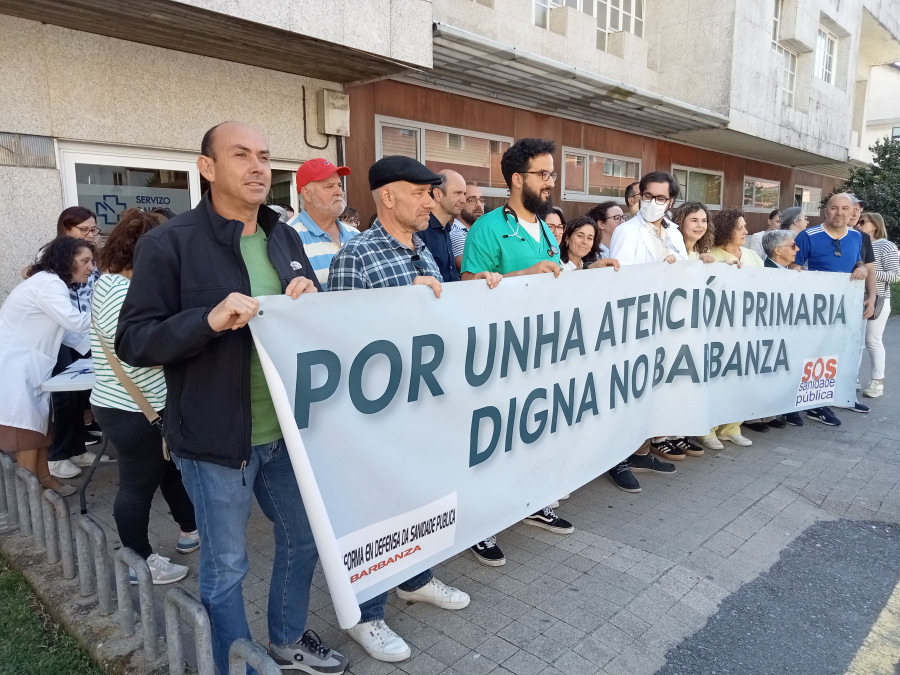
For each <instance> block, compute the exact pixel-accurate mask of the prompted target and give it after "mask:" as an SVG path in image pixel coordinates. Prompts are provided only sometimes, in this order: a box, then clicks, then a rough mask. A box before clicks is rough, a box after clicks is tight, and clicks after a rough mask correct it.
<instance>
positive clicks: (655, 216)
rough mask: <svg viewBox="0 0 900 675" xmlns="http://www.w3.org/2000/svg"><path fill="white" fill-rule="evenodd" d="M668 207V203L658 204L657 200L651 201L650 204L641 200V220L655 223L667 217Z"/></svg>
mask: <svg viewBox="0 0 900 675" xmlns="http://www.w3.org/2000/svg"><path fill="white" fill-rule="evenodd" d="M668 205H669V203H668V202H666V203H665V204H657V203H656V200H655V199H651V200H650V201H649V202H645V201H644V200H641V218H643V219H644V222H647V223H655V222H656V221H657V220H659V219H660V218H662V217H663V216H664V215H666V207H667V206H668Z"/></svg>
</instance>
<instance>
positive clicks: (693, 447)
mask: <svg viewBox="0 0 900 675" xmlns="http://www.w3.org/2000/svg"><path fill="white" fill-rule="evenodd" d="M669 443H671V444H672V445H674V446H675V447H676V448H678V449H679V450H681V451H682V452H683V453H684V454H686V455H687V456H688V457H703V452H704V450H703V447H702V446H700V445H697V444H696V443H694V442H693V441H692V440H691V439H690V438H688V437H687V436H681V437H680V438H674V439H673V438H670V439H669Z"/></svg>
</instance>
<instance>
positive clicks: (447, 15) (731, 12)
mask: <svg viewBox="0 0 900 675" xmlns="http://www.w3.org/2000/svg"><path fill="white" fill-rule="evenodd" d="M896 1H897V0H865V2H866V3H867V5H870V6H872V9H873V11H878V12H882V13H885V12H888V9H887V6H888V5H889V4H891V3H893V5H894V8H895V9H896ZM863 2H864V0H785V2H784V10H783V16H782V21H781V31H780V38H781V39H782V40H783V41H784V42H785V43H786V44H787V45H788V46H789V47H790V48H791V49H792V50H793V51H795V52H797V53H798V57H799V58H798V67H797V75H796V88H795V92H796V93H795V102H794V104H793V106H789V105H787V104H786V103H785V101H784V96H783V94H782V91H781V80H782V71H783V58H782V56H781V55H779V54H778V53H776V52H775V51H774V50H773V49H772V48H771V41H772V38H771V35H772V19H773V16H772V12H773V8H772V4H773V3H772V2H771V0H666V1H665V2H662V1H661V0H648V1H647V2H646V12H645V14H646V20H645V28H644V37H643V39H641V38H637V37H635V36H633V35H630V34H623V33H617V34H612V35H611V36H610V40H609V47H608V48H607V51H605V52H604V51H601V50H598V49H597V48H596V45H595V42H594V35H595V25H596V24H595V19H594V18H593V17H590V16H587V15H585V14H584V13H582V12H579V11H576V10H574V9H571V8H560V9H554V10H552V11H551V15H550V16H551V21H550V29H549V30H548V29H543V28H539V27H537V26H535V25H534V23H533V11H532V5H533V3H532V1H531V0H493V2H488V3H482V2H473V0H434V19H435V21H440V22H444V23H447V24H450V25H452V26H455V27H457V28H462V29H463V30H467V31H471V32H473V33H477V34H479V35H482V36H485V37H487V38H489V39H492V40H496V41H498V42H501V43H504V44H510V45H514V46H516V47H517V48H520V49H522V50H523V51H527V52H531V53H534V54H538V55H540V56H543V57H546V58H550V59H554V60H556V61H561V62H563V63H566V64H569V65H571V66H575V67H577V68H579V69H584V70H587V71H591V72H594V73H598V74H600V75H603V76H606V77H609V78H612V79H618V80H621V81H622V82H624V83H626V84H628V85H632V86H635V87H640V88H643V89H647V90H649V91H652V92H655V93H658V94H660V95H664V96H669V97H672V98H674V99H677V100H680V101H684V102H686V103H690V104H692V105H696V106H698V107H701V108H706V109H708V110H712V111H715V112H717V113H720V114H722V115H726V116H728V117H729V118H730V119H731V124H730V125H729V128H730V129H733V130H735V131H738V132H741V133H744V134H748V135H751V136H754V137H758V138H764V139H766V140H770V141H773V142H775V143H779V144H782V145H786V146H789V147H791V148H796V149H798V150H803V151H807V152H812V153H814V154H816V155H820V156H822V157H827V158H830V159H836V160H841V161H843V160H845V159H846V158H847V148H848V146H849V143H850V129H851V120H852V108H853V98H854V90H855V80H854V77H853V76H852V73H854V70H855V66H856V54H857V51H858V46H859V31H860V22H861V18H862V12H863ZM893 14H894V15H896V14H897V12H894V13H893ZM890 20H891V21H892V22H893V23H897V19H896V18H895V17H894V16H893V15H892V16H891V19H890ZM820 22H822V23H824V25H826V26H827V27H828V28H829V29H830V30H831V31H832V32H833V33H835V35H836V36H837V37H838V53H837V63H836V80H835V83H834V84H826V83H824V82H822V81H821V80H819V79H818V78H816V77H815V76H814V75H813V63H814V51H815V46H816V36H817V31H818V27H819V25H820Z"/></svg>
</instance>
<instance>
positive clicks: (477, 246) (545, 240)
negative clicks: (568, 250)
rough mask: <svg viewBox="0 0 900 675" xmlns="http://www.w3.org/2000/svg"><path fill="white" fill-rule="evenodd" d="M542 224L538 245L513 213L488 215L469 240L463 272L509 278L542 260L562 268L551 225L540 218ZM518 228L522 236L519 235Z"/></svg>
mask: <svg viewBox="0 0 900 675" xmlns="http://www.w3.org/2000/svg"><path fill="white" fill-rule="evenodd" d="M504 210H505V211H506V212H505V213H504ZM538 222H539V224H540V227H541V237H540V239H539V240H538V241H535V240H534V238H533V237H532V236H531V235H530V234H528V232H526V231H525V229H524V228H523V227H521V226H518V221H517V220H516V217H515V215H514V214H513V212H512V211H511V210H506V209H503V208H500V209H494V210H493V211H489V212H488V213H486V214H484V215H483V216H482V217H481V218H479V219H478V220H477V221H475V224H474V225H472V227H471V228H470V229H469V234H468V235H467V236H466V246H465V248H464V249H463V263H462V272H471V273H472V274H478V273H479V272H499V273H500V274H508V273H509V272H518V271H519V270H524V269H526V268H528V267H531V266H532V265H536V264H537V263H539V262H540V261H542V260H550V261H552V262H555V263H556V264H557V265H561V263H560V261H559V245H558V244H557V243H556V237H554V236H553V233H552V232H551V231H550V228H548V227H547V223H545V222H544V221H543V220H541V219H540V218H539V219H538ZM517 226H518V235H515V234H514V233H515V232H516V229H517ZM504 235H509V236H506V237H504Z"/></svg>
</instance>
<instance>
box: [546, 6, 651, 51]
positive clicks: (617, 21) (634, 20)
mask: <svg viewBox="0 0 900 675" xmlns="http://www.w3.org/2000/svg"><path fill="white" fill-rule="evenodd" d="M644 2H645V0H534V25H535V26H540V27H541V28H548V27H549V26H550V10H551V9H553V8H555V7H571V8H572V9H578V10H581V11H582V12H584V13H585V14H587V15H589V16H593V17H596V19H597V49H602V50H606V38H607V36H608V35H609V34H610V33H618V32H620V31H625V32H626V33H632V34H634V35H637V36H638V37H643V36H644Z"/></svg>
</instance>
